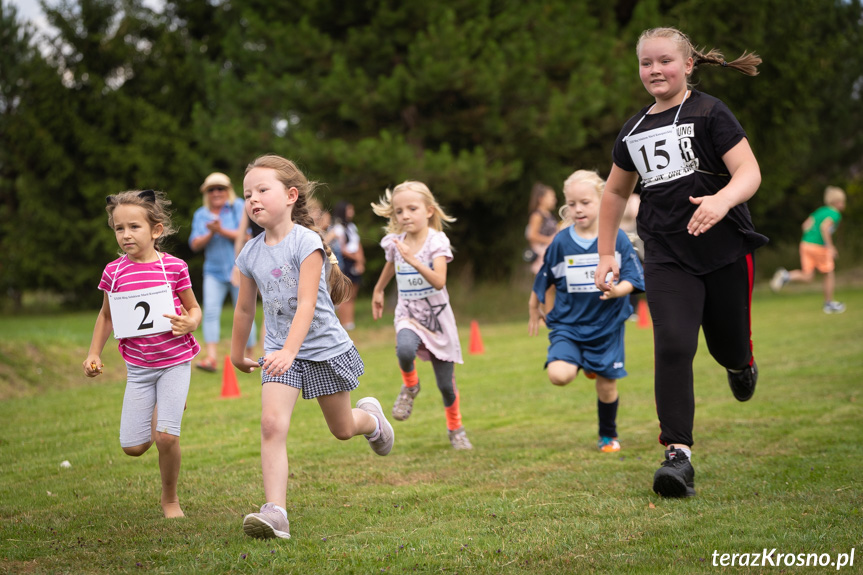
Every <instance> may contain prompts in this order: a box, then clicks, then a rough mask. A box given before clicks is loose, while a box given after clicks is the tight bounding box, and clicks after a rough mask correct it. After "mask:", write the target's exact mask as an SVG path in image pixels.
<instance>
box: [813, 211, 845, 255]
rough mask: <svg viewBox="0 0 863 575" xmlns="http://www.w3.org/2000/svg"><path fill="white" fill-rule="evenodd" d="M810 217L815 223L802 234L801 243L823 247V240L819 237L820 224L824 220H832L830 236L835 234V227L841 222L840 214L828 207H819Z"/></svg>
mask: <svg viewBox="0 0 863 575" xmlns="http://www.w3.org/2000/svg"><path fill="white" fill-rule="evenodd" d="M810 217H811V218H812V219H813V220H815V223H814V224H812V227H810V228H809V229H808V230H806V231H805V232H803V241H804V242H806V243H807V244H816V245H819V246H823V245H824V238H823V237H822V236H821V224H822V223H824V220H826V219H828V218H829V219H831V220H833V227H832V228H831V229H830V233H831V234H832V233H835V232H836V227H837V226H838V225H839V222H840V221H841V220H842V214H840V213H839V210H837V209H836V208H833V207H830V206H821V207H820V208H818V209H817V210H815V211H814V212H812V215H811V216H810Z"/></svg>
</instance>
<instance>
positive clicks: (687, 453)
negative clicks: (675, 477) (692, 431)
mask: <svg viewBox="0 0 863 575" xmlns="http://www.w3.org/2000/svg"><path fill="white" fill-rule="evenodd" d="M677 449H679V450H680V451H682V452H683V453H685V454H686V457H688V458H689V459H690V460H691V459H692V450H691V449H689V448H688V447H678V448H677Z"/></svg>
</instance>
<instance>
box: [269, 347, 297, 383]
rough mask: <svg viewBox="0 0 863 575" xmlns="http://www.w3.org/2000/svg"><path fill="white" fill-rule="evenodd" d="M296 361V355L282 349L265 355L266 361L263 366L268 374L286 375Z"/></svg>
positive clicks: (272, 375)
mask: <svg viewBox="0 0 863 575" xmlns="http://www.w3.org/2000/svg"><path fill="white" fill-rule="evenodd" d="M293 363H294V357H293V356H292V355H291V354H290V353H289V352H288V351H286V350H284V349H280V350H279V351H274V352H273V353H271V354H269V355H267V356H266V357H264V363H263V365H262V366H261V367H262V368H263V370H264V371H265V372H267V375H269V376H271V377H278V376H280V375H284V374H285V373H287V371H288V370H289V369H290V368H291V365H293Z"/></svg>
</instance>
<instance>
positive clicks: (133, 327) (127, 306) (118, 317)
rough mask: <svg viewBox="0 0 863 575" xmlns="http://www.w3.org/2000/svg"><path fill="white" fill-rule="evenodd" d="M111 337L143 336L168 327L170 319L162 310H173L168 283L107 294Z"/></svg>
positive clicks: (167, 329) (171, 295)
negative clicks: (111, 324)
mask: <svg viewBox="0 0 863 575" xmlns="http://www.w3.org/2000/svg"><path fill="white" fill-rule="evenodd" d="M108 304H109V305H110V307H111V320H112V322H113V324H114V337H115V338H116V339H121V338H126V337H144V336H148V335H155V334H157V333H164V332H166V331H171V320H169V319H168V318H166V317H163V314H166V313H170V314H175V313H177V310H176V309H175V308H174V294H173V293H171V287H170V286H169V285H167V284H166V285H162V286H158V287H152V288H144V289H139V290H134V291H124V292H118V293H109V294H108Z"/></svg>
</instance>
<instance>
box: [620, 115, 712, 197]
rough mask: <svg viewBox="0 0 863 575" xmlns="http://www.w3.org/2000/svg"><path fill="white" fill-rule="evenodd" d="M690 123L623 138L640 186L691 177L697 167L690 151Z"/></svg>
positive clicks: (691, 127)
mask: <svg viewBox="0 0 863 575" xmlns="http://www.w3.org/2000/svg"><path fill="white" fill-rule="evenodd" d="M692 129H693V126H692V124H683V125H680V126H677V125H671V126H663V127H661V128H656V129H653V130H649V131H647V132H641V133H640V134H635V135H631V136H627V137H626V147H627V148H628V149H629V155H630V157H632V161H633V163H634V164H635V167H636V169H637V170H638V173H639V174H640V175H641V181H642V184H643V185H644V187H650V186H652V185H655V184H658V183H661V182H669V181H672V180H676V179H677V178H682V177H684V176H688V175H689V174H692V173H693V172H694V171H695V169H696V168H697V167H698V162H697V161H696V160H695V159H694V157H693V155H692V153H691V151H690V153H689V154H686V155H688V156H690V157H689V158H687V157H686V155H685V152H686V151H687V146H689V147H690V148H691V143H690V138H691V135H692Z"/></svg>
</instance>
